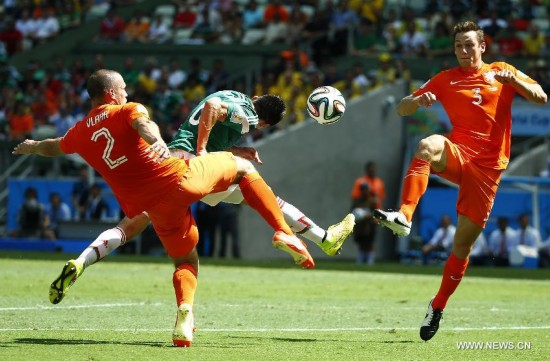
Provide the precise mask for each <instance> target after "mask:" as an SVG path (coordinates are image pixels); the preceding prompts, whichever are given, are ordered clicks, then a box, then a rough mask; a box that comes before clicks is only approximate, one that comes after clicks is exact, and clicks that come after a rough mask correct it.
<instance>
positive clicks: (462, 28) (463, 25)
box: [453, 21, 485, 44]
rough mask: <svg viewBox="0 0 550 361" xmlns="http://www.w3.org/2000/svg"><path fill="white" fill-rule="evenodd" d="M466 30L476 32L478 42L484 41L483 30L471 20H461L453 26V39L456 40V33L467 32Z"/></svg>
mask: <svg viewBox="0 0 550 361" xmlns="http://www.w3.org/2000/svg"><path fill="white" fill-rule="evenodd" d="M468 31H475V32H476V34H477V40H478V41H479V43H480V44H481V43H483V42H485V37H484V35H483V30H481V28H480V27H479V25H477V24H476V23H475V22H473V21H462V22H460V23H458V24H456V25H455V26H454V27H453V41H455V40H456V34H458V33H467V32H468Z"/></svg>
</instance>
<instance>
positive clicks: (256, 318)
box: [0, 252, 550, 361]
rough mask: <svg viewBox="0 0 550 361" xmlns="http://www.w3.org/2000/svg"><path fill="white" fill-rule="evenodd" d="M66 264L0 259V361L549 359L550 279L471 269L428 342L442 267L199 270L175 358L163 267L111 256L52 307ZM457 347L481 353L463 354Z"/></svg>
mask: <svg viewBox="0 0 550 361" xmlns="http://www.w3.org/2000/svg"><path fill="white" fill-rule="evenodd" d="M66 257H67V255H59V254H54V255H51V254H26V253H16V252H4V253H0V285H1V289H2V291H1V292H0V360H29V359H33V360H52V359H60V360H118V361H120V360H176V359H177V360H181V359H186V360H441V359H445V360H479V359H484V360H509V359H522V360H546V359H548V355H549V354H550V342H549V341H550V316H549V312H548V306H547V305H548V299H550V287H549V286H550V281H549V280H550V271H549V270H522V269H493V268H471V269H469V270H468V273H467V276H466V277H465V278H464V281H463V282H462V284H461V286H460V287H459V288H458V290H457V292H456V293H455V295H454V296H453V298H451V301H450V302H449V305H448V307H447V309H446V310H445V314H444V320H443V322H442V324H441V328H440V331H439V332H438V334H437V335H436V336H435V337H434V339H433V340H431V341H430V342H427V343H425V342H422V341H421V340H420V338H419V337H418V327H419V325H420V322H421V321H422V318H423V316H424V313H425V310H426V306H427V303H428V301H429V299H430V298H431V296H432V295H433V294H435V292H436V291H437V288H438V287H439V283H440V274H441V268H440V267H411V266H402V265H396V264H381V265H377V266H374V267H370V268H365V267H358V266H355V265H353V264H351V263H346V262H325V261H320V262H318V265H317V266H318V267H317V269H316V270H312V271H310V270H301V269H296V268H295V266H293V265H292V264H291V263H289V262H235V261H216V260H204V261H203V263H202V266H201V270H200V278H199V280H200V281H199V288H198V290H197V295H196V304H195V318H196V326H197V332H196V334H195V340H194V344H193V347H191V348H190V349H178V348H173V347H171V337H170V336H171V331H172V326H173V322H174V317H175V297H174V295H173V289H172V282H171V279H172V277H171V275H172V266H171V265H170V264H169V262H168V261H167V260H166V259H165V258H137V257H128V256H115V257H111V258H110V259H108V260H106V261H103V262H102V263H100V264H97V265H94V266H92V267H91V268H89V269H88V270H86V272H85V273H84V274H83V276H82V277H81V278H80V279H79V280H78V281H77V282H76V283H75V285H74V286H73V287H72V288H71V291H70V292H69V294H68V296H67V297H66V298H65V299H64V300H63V302H62V303H60V304H59V305H51V304H50V303H49V301H48V297H47V293H48V287H49V283H50V282H51V281H52V280H53V279H54V278H55V277H56V276H57V275H58V273H59V272H60V270H61V268H62V266H63V264H64V263H63V260H64V259H65V258H66ZM461 342H476V343H477V344H475V345H474V344H470V347H477V348H478V349H477V350H461V349H460V348H459V345H458V344H459V343H461ZM481 347H483V349H479V348H481ZM488 347H492V348H493V349H487V348H488ZM504 348H507V349H506V350H505V349H504ZM510 348H513V350H510ZM525 348H528V349H525Z"/></svg>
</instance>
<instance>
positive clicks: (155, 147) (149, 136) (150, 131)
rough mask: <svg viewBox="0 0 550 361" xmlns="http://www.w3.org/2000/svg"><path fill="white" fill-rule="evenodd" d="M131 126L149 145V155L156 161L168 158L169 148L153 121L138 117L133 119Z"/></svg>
mask: <svg viewBox="0 0 550 361" xmlns="http://www.w3.org/2000/svg"><path fill="white" fill-rule="evenodd" d="M132 127H133V128H134V129H135V130H137V132H138V133H139V135H140V137H141V138H143V140H145V141H146V142H147V143H148V144H149V145H150V147H149V150H150V152H151V154H150V157H152V158H153V157H154V158H155V160H156V161H157V162H161V161H163V160H165V159H168V158H170V150H169V149H168V146H167V145H166V143H165V142H164V140H163V139H162V137H161V135H160V130H159V127H158V125H157V124H156V123H155V122H153V121H152V120H151V119H149V118H146V117H140V118H138V119H136V120H134V122H133V123H132Z"/></svg>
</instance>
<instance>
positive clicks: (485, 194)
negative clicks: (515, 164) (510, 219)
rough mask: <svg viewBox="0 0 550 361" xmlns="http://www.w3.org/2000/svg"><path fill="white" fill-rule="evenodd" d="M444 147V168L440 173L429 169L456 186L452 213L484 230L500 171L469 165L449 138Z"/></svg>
mask: <svg viewBox="0 0 550 361" xmlns="http://www.w3.org/2000/svg"><path fill="white" fill-rule="evenodd" d="M445 148H446V150H447V167H446V168H445V170H444V171H443V172H441V173H438V172H435V171H433V169H432V173H434V174H437V175H439V176H440V177H442V178H445V179H447V180H448V181H451V182H453V183H455V184H458V186H459V189H458V199H457V203H456V212H457V213H458V214H460V215H463V216H466V217H468V218H469V219H470V220H471V221H472V222H474V223H475V224H477V225H478V226H480V227H482V228H485V223H487V220H488V219H489V214H490V213H491V209H492V208H493V203H494V201H495V196H496V193H497V189H498V185H499V182H500V177H501V175H502V171H503V170H502V169H492V168H486V167H481V166H479V165H477V164H475V163H473V162H472V161H471V160H470V159H469V158H468V157H467V156H466V155H465V153H464V152H462V151H461V150H460V145H459V144H455V143H453V142H451V141H450V140H449V139H445Z"/></svg>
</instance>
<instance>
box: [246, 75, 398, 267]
mask: <svg viewBox="0 0 550 361" xmlns="http://www.w3.org/2000/svg"><path fill="white" fill-rule="evenodd" d="M404 89H405V87H404V85H403V84H396V85H394V86H391V87H387V88H384V89H380V90H377V91H374V92H371V93H369V94H368V95H367V96H366V97H363V98H360V99H357V100H353V101H348V104H347V110H346V113H345V115H344V117H343V118H342V119H341V120H340V121H339V122H338V123H335V124H333V125H328V126H321V125H318V124H317V123H313V122H307V123H302V124H300V125H296V126H294V127H292V128H291V129H289V130H285V131H280V132H278V133H276V134H275V135H274V136H272V137H270V138H269V139H267V140H265V141H262V142H260V143H259V144H257V145H256V146H257V149H258V152H259V154H260V158H261V159H262V160H263V163H264V165H262V166H258V167H257V168H258V170H259V171H260V173H261V174H262V176H263V177H264V179H265V180H266V181H267V183H268V184H269V185H270V186H271V187H272V189H273V190H274V192H275V194H276V195H278V196H280V197H281V198H283V199H284V200H286V201H287V202H288V203H291V204H293V205H294V206H296V207H298V208H299V209H300V210H302V212H304V213H305V214H306V215H307V216H309V217H310V218H311V219H312V220H313V221H315V222H316V223H317V224H319V225H320V226H322V227H325V228H326V227H328V226H329V225H332V224H334V223H336V222H338V221H339V220H341V219H342V218H343V217H344V216H345V215H346V213H348V212H349V210H350V205H351V201H350V191H351V187H352V185H353V182H354V180H355V179H356V178H357V177H360V176H362V175H363V169H364V165H365V163H366V162H367V161H369V160H373V161H375V162H377V163H378V173H379V177H381V178H382V179H383V180H384V182H385V184H386V193H387V197H386V200H385V202H384V206H385V207H395V206H396V205H397V199H398V191H399V188H400V184H401V176H402V174H401V172H402V162H403V152H404V141H403V124H402V121H401V118H400V117H399V116H397V114H396V112H395V104H394V105H392V106H390V107H389V109H388V108H387V107H386V109H387V110H388V111H387V112H384V109H385V107H384V103H385V101H386V100H387V99H388V97H390V96H393V98H394V99H396V100H399V99H401V98H402V97H403V95H404ZM384 113H386V115H385V114H384ZM240 230H241V235H240V241H241V255H242V257H243V258H245V259H273V258H288V257H289V256H288V255H287V254H286V253H283V252H280V251H277V250H275V249H274V248H273V247H272V245H271V238H272V236H273V231H272V230H271V228H270V227H269V226H267V224H266V223H265V222H264V221H263V219H262V218H261V217H260V216H259V215H258V214H257V213H256V212H255V211H253V210H252V209H250V208H249V207H243V209H242V212H241V213H240ZM377 231H378V234H377V242H376V244H377V252H378V258H385V259H388V258H391V257H392V256H393V253H394V249H395V246H394V239H393V237H392V235H391V234H390V232H388V231H387V230H385V229H382V228H378V229H377ZM307 245H308V247H309V250H310V252H311V254H312V256H313V257H314V258H324V257H325V255H324V253H323V252H322V251H321V250H320V249H319V248H318V247H317V246H315V245H314V244H312V243H311V242H307ZM355 254H356V245H355V244H354V242H353V239H349V240H348V241H347V243H346V244H345V245H344V248H343V252H342V254H341V255H340V258H349V259H352V258H354V257H355Z"/></svg>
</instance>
